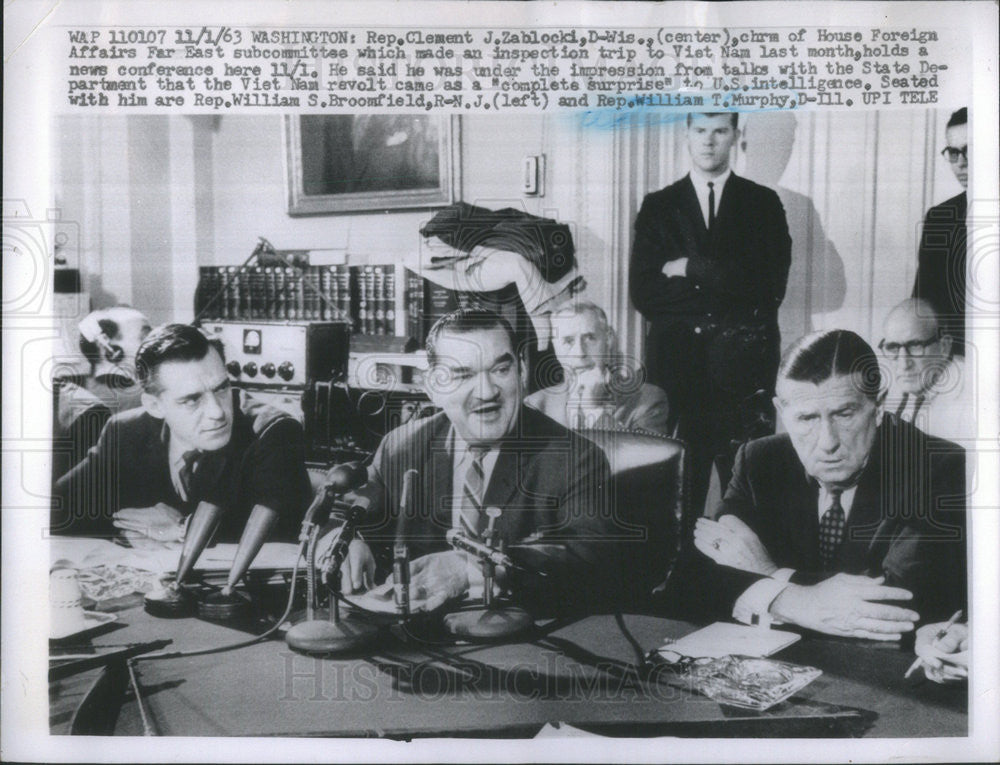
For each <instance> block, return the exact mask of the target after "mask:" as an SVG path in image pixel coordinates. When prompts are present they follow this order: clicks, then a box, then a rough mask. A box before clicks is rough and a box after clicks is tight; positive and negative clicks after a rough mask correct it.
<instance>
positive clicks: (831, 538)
mask: <svg viewBox="0 0 1000 765" xmlns="http://www.w3.org/2000/svg"><path fill="white" fill-rule="evenodd" d="M830 497H831V502H830V507H829V508H827V511H826V512H825V513H823V518H822V520H820V522H819V554H820V557H821V558H822V559H823V568H824V569H825V570H830V569H832V568H833V562H834V561H835V560H836V558H837V551H838V550H839V549H840V543H841V542H842V541H843V539H844V508H843V506H842V505H841V504H840V490H839V489H833V490H831V491H830Z"/></svg>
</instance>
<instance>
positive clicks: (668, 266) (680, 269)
mask: <svg viewBox="0 0 1000 765" xmlns="http://www.w3.org/2000/svg"><path fill="white" fill-rule="evenodd" d="M687 268H688V259H687V258H677V259H676V260H668V261H667V262H666V263H664V264H663V269H662V271H663V275H664V276H666V277H667V278H668V279H670V278H673V277H675V276H687Z"/></svg>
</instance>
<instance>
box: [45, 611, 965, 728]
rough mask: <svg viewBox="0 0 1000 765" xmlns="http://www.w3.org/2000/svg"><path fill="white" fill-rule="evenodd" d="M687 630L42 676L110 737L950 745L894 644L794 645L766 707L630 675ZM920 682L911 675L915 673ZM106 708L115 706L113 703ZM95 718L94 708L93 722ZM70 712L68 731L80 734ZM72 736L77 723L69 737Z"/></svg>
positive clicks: (57, 697)
mask: <svg viewBox="0 0 1000 765" xmlns="http://www.w3.org/2000/svg"><path fill="white" fill-rule="evenodd" d="M695 628H696V626H695V625H693V624H690V623H686V622H682V621H676V620H671V619H665V618H661V617H657V616H648V615H640V614H627V615H623V616H615V615H613V614H606V615H597V616H588V617H581V618H576V619H563V620H556V621H552V622H549V623H547V624H544V625H542V626H540V627H539V629H538V631H537V632H536V633H535V634H533V635H532V636H531V638H530V639H527V640H524V641H522V642H516V643H509V644H502V645H467V644H466V645H456V644H453V643H448V642H446V641H443V640H427V636H426V635H424V636H423V637H424V640H423V641H421V640H418V639H416V638H414V637H413V636H411V635H404V634H403V633H401V632H400V631H399V630H398V629H397V628H393V629H392V630H385V631H384V632H383V634H382V635H381V636H380V637H379V639H378V640H377V642H376V643H375V644H374V645H372V646H370V647H368V648H366V649H365V650H363V651H361V652H359V653H358V654H357V655H355V656H347V657H344V656H341V657H332V658H316V657H310V656H304V655H301V654H297V653H294V652H293V651H292V650H290V649H289V648H288V647H287V645H286V644H285V643H284V641H283V640H281V639H280V638H279V639H271V640H267V641H265V642H261V643H257V644H255V645H252V646H249V647H245V648H241V649H238V650H234V651H229V652H225V653H216V654H208V655H203V656H194V657H183V658H175V659H168V660H161V661H139V662H137V663H135V665H134V676H135V683H136V684H137V686H138V687H139V689H140V698H139V699H137V698H136V695H135V694H134V693H133V690H132V687H133V686H132V684H130V683H129V682H128V675H127V672H126V671H125V670H124V665H120V667H119V671H117V672H113V673H109V674H104V675H103V676H102V675H101V672H100V671H99V670H90V671H88V672H84V673H81V674H78V675H75V676H73V677H69V678H66V679H63V680H58V681H54V682H52V683H50V727H51V731H52V733H54V734H62V733H68V732H70V730H71V721H72V719H73V715H74V713H75V712H76V710H77V709H78V707H80V702H81V701H82V700H83V698H84V696H85V694H86V693H87V691H88V690H89V689H90V688H91V686H92V685H93V684H94V683H95V681H96V680H97V679H98V678H99V677H100V678H101V681H102V683H103V685H102V686H101V689H103V690H104V691H106V693H105V695H103V696H102V695H101V694H100V693H97V692H95V693H94V694H93V696H92V698H91V701H92V703H90V704H88V705H85V707H84V714H85V713H86V712H88V711H90V712H93V711H94V710H95V709H97V710H98V711H99V712H100V714H101V715H107V716H108V719H107V720H106V721H105V724H106V725H107V726H108V727H107V728H106V731H107V732H113V733H115V734H118V735H143V734H144V732H152V733H155V734H158V735H184V736H229V735H254V736H261V735H263V736H273V735H290V736H317V735H323V736H365V737H371V736H389V737H394V738H410V737H419V736H488V737H509V736H514V737H530V736H533V735H535V734H536V733H537V732H538V731H539V730H540V729H541V728H542V726H543V725H545V724H546V723H569V724H571V725H575V726H578V727H582V728H585V729H588V730H593V731H596V732H600V733H605V734H609V735H619V736H647V735H680V736H705V737H734V736H735V737H742V736H784V737H794V736H809V737H823V736H861V735H865V736H878V737H910V736H964V735H967V728H968V715H967V689H966V686H965V685H964V684H960V685H957V686H954V685H953V686H940V685H936V684H933V683H930V682H927V681H924V680H921V679H918V678H917V677H916V676H914V677H913V678H911V679H910V680H904V679H903V674H904V672H905V671H906V668H907V667H908V666H909V664H910V662H911V661H912V658H913V656H912V654H911V653H910V652H908V651H904V650H903V649H902V648H900V647H899V646H897V645H891V644H878V643H872V642H867V641H848V640H838V639H832V638H830V639H828V638H824V637H820V636H816V635H811V636H806V637H804V638H803V639H802V640H801V641H799V642H798V643H796V644H794V645H792V646H790V647H788V648H786V649H785V650H783V651H781V652H780V653H779V654H777V655H776V656H775V657H774V658H777V659H782V660H785V661H790V662H794V663H797V664H806V665H810V666H814V667H817V668H819V669H821V670H822V671H823V674H822V675H821V676H820V677H819V678H818V679H817V680H815V681H814V682H812V683H811V684H810V685H808V686H806V687H805V688H804V689H802V690H801V691H799V692H798V693H797V694H796V695H794V696H793V697H792V698H791V699H789V700H787V701H785V702H783V703H781V704H780V705H778V706H776V707H773V708H772V709H770V710H768V711H767V712H764V713H756V712H751V711H746V710H740V709H736V708H732V707H724V706H721V705H719V704H718V703H716V702H714V701H712V700H710V699H708V698H706V697H704V696H701V695H699V694H696V693H692V692H690V691H689V690H687V689H686V688H684V687H683V685H682V683H680V682H679V681H676V680H671V681H670V682H664V680H669V679H670V678H671V677H672V676H670V675H669V673H658V674H657V677H658V678H659V680H660V681H659V682H651V681H649V679H648V678H645V679H644V678H643V677H642V676H641V675H640V673H639V672H638V671H637V670H636V665H637V663H638V656H639V655H640V654H641V653H644V652H645V651H648V650H650V649H652V648H655V647H657V646H659V645H661V644H662V643H663V641H664V640H665V639H666V638H668V637H670V638H677V637H680V636H682V635H684V634H686V633H688V632H690V631H692V630H693V629H695ZM246 637H248V633H246V632H243V631H239V630H236V629H233V628H230V627H227V626H222V625H219V624H212V623H209V622H205V621H201V620H199V619H195V618H187V619H178V620H167V619H157V618H155V617H152V616H150V615H148V614H146V613H145V612H144V611H143V610H142V607H141V606H137V607H134V608H131V609H128V610H125V611H122V612H120V613H119V620H118V622H117V623H116V625H114V627H113V628H111V629H107V631H105V632H103V633H102V634H100V635H97V636H93V637H91V638H89V639H87V640H83V641H78V642H77V644H76V645H71V646H68V647H63V648H61V650H72V651H77V652H86V651H87V650H97V651H102V650H110V647H112V646H121V645H125V644H130V643H136V642H143V641H150V640H157V639H161V638H171V639H172V640H173V644H172V645H171V646H170V648H169V649H168V650H186V649H196V648H205V647H211V646H217V645H222V644H224V643H230V642H235V641H238V640H240V639H244V638H246ZM917 674H918V675H920V677H922V673H917ZM119 703H120V708H119V706H118V705H119ZM99 716H100V715H99ZM83 720H84V715H83V714H81V715H80V717H79V719H78V721H77V724H78V726H79V725H82V723H83ZM77 729H79V728H77Z"/></svg>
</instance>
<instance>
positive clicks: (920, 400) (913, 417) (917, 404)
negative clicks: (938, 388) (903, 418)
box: [910, 396, 924, 422]
mask: <svg viewBox="0 0 1000 765" xmlns="http://www.w3.org/2000/svg"><path fill="white" fill-rule="evenodd" d="M923 403H924V397H923V396H917V400H916V401H915V402H914V403H913V414H911V415H910V422H916V421H917V412H919V411H920V407H921V406H923Z"/></svg>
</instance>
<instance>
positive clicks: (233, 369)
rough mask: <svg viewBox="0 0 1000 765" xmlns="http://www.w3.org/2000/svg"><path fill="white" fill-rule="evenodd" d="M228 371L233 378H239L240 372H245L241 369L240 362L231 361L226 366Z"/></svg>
mask: <svg viewBox="0 0 1000 765" xmlns="http://www.w3.org/2000/svg"><path fill="white" fill-rule="evenodd" d="M226 371H227V372H229V374H230V375H232V376H233V377H239V376H240V372H241V371H243V370H242V369H241V368H240V362H238V361H230V362H229V363H228V364H226Z"/></svg>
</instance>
